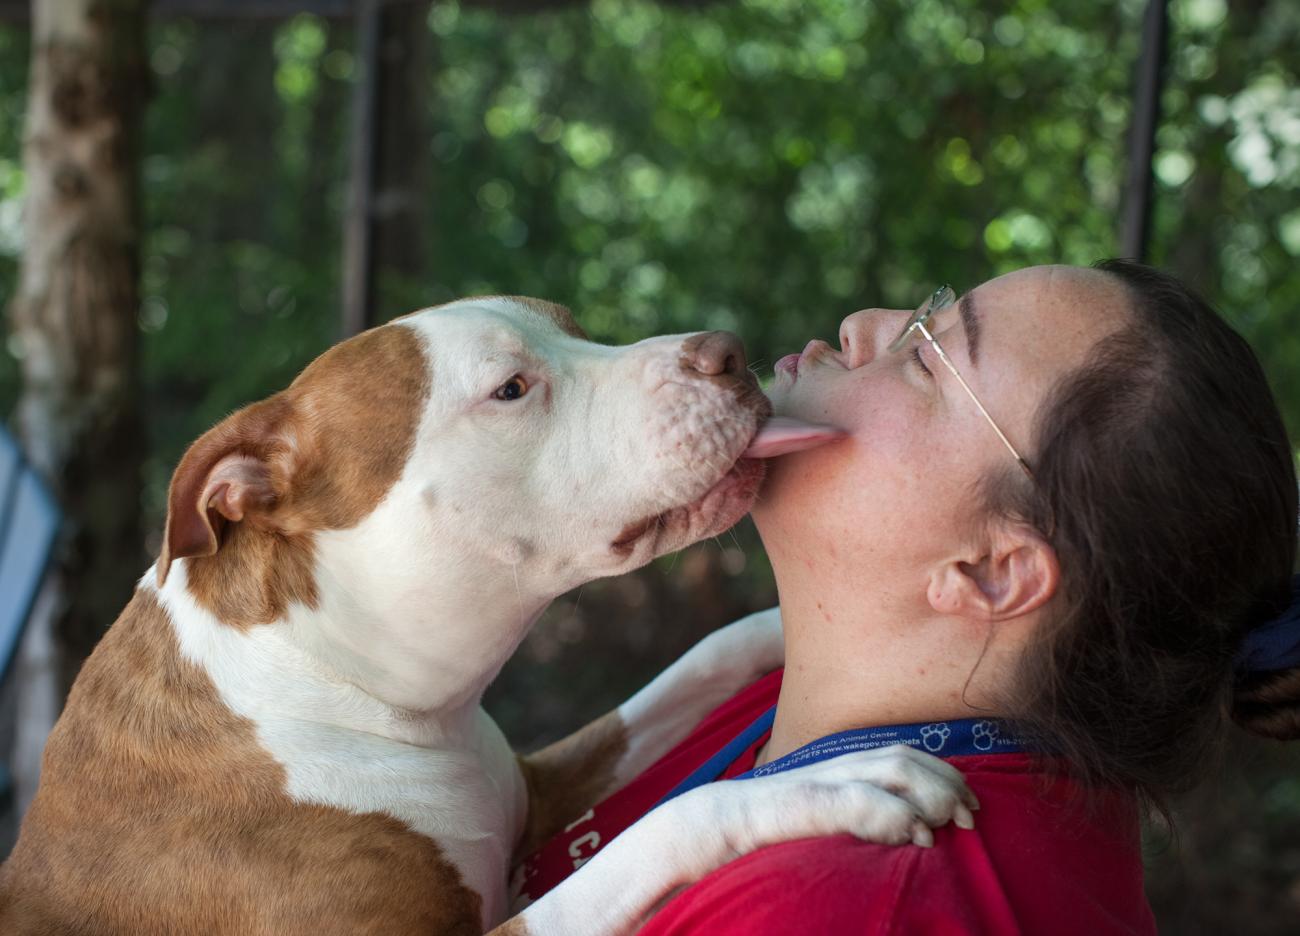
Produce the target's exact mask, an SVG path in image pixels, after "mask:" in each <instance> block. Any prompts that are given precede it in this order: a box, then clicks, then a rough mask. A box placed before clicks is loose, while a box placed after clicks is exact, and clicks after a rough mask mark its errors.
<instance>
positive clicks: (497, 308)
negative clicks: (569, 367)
mask: <svg viewBox="0 0 1300 936" xmlns="http://www.w3.org/2000/svg"><path fill="white" fill-rule="evenodd" d="M476 310H478V311H490V312H495V313H498V314H503V315H505V316H506V317H515V318H518V317H523V318H525V319H533V320H535V321H537V320H540V321H541V322H542V323H545V324H546V325H548V326H554V327H556V328H558V329H559V330H560V331H561V332H563V333H564V334H566V335H569V336H570V337H572V338H578V339H580V340H582V341H589V340H590V339H589V338H588V337H587V333H586V332H585V331H583V330H582V326H581V325H579V324H578V323H577V321H576V320H575V319H574V317H573V313H572V312H570V311H569V310H568V308H566V307H565V306H562V305H560V304H559V303H556V302H548V301H546V300H545V299H534V298H532V297H531V296H475V297H473V298H470V299H457V300H455V301H454V302H448V303H445V304H444V305H440V306H434V307H432V308H429V309H421V310H420V311H418V312H411V313H409V314H407V315H402V316H398V317H397V318H395V319H393V321H394V322H401V321H406V320H409V319H413V318H415V317H416V316H420V315H423V314H424V313H426V312H462V311H463V312H473V311H476Z"/></svg>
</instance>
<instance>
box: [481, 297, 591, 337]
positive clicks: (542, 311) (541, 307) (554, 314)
mask: <svg viewBox="0 0 1300 936" xmlns="http://www.w3.org/2000/svg"><path fill="white" fill-rule="evenodd" d="M493 298H495V299H501V300H504V301H505V302H508V303H511V304H513V305H516V306H519V307H521V308H524V309H527V310H528V311H529V312H534V313H536V314H538V315H541V316H543V317H545V318H548V319H550V320H551V321H552V322H554V323H555V324H556V325H558V326H559V328H560V331H562V332H564V333H565V334H566V335H572V336H573V337H574V338H581V339H582V340H583V341H587V340H589V339H588V338H587V333H586V332H585V331H583V330H582V326H581V325H579V324H578V323H577V322H576V321H575V320H574V318H573V313H572V312H570V311H569V310H568V309H567V308H566V307H565V306H562V305H559V304H557V303H554V302H547V301H546V300H545V299H530V298H529V297H527V296H494V297H493Z"/></svg>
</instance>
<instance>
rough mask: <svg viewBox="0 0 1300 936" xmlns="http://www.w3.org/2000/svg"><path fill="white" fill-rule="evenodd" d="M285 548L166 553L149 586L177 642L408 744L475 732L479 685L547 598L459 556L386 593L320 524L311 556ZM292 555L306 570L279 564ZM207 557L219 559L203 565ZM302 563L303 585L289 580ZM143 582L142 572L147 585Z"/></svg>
mask: <svg viewBox="0 0 1300 936" xmlns="http://www.w3.org/2000/svg"><path fill="white" fill-rule="evenodd" d="M231 546H234V548H233V549H232V548H230V547H231ZM294 549H295V547H294V546H293V545H292V544H287V545H286V543H285V542H284V541H283V540H280V541H279V543H278V545H277V544H270V543H264V542H260V541H259V540H257V539H255V538H253V537H243V538H241V542H239V543H238V544H233V543H228V544H227V545H226V546H224V547H223V548H222V550H221V552H220V553H218V554H217V555H216V556H212V557H209V558H204V559H198V560H179V561H176V562H174V563H173V564H172V568H171V571H170V573H169V574H168V576H167V580H166V582H165V584H164V585H163V586H162V587H161V589H159V597H160V599H162V600H163V602H164V604H165V605H166V606H167V607H168V609H169V610H170V611H171V614H172V618H173V620H174V621H175V623H176V626H177V629H178V632H179V634H180V637H181V645H182V649H183V650H185V651H186V652H187V653H188V654H189V655H190V656H201V657H203V658H204V659H203V660H198V661H197V662H202V663H203V664H204V665H205V666H210V665H213V664H212V663H211V662H210V661H212V660H221V661H223V662H222V663H221V665H228V666H236V667H244V668H246V673H243V674H239V675H238V677H237V678H238V683H239V685H240V687H241V692H246V693H248V694H249V695H250V696H258V695H261V696H264V697H265V698H266V699H267V701H268V704H274V706H275V707H276V708H277V710H278V711H279V713H280V714H281V715H282V716H283V717H286V718H292V719H295V720H300V721H303V722H310V723H316V724H323V725H328V726H331V727H334V728H343V729H347V730H354V731H364V732H368V733H372V734H379V735H383V736H385V737H389V738H392V739H394V740H400V741H403V742H405V743H413V744H421V745H424V746H441V745H443V744H447V743H452V744H455V743H456V741H457V739H461V740H465V739H467V737H469V736H472V735H473V734H474V732H475V731H476V730H477V728H476V725H477V723H478V718H479V716H478V706H479V702H480V699H481V697H482V695H483V692H484V691H485V690H486V688H487V686H488V685H489V684H490V683H491V681H492V680H493V679H494V678H495V677H496V675H497V673H498V672H499V671H500V669H501V667H502V666H503V665H504V664H505V661H506V660H507V659H509V657H510V655H511V654H512V653H514V651H515V649H516V648H517V647H518V645H519V643H520V642H521V641H522V640H523V638H524V636H525V635H526V634H527V633H528V630H529V629H530V628H531V627H532V625H533V624H534V623H535V622H536V620H537V618H538V617H539V616H540V615H541V613H542V611H543V610H544V609H545V608H546V605H547V604H548V603H549V601H550V600H551V599H552V598H553V597H554V596H553V595H538V594H532V593H531V592H530V591H529V590H528V589H527V586H526V583H524V582H520V581H518V580H517V579H516V577H515V572H514V570H513V569H512V568H510V567H508V566H507V567H495V566H493V565H490V564H483V563H467V562H465V561H464V559H463V557H460V556H449V557H447V560H446V561H444V562H441V563H435V564H434V567H431V568H428V569H426V570H425V572H426V573H427V576H426V583H427V584H426V585H424V586H423V587H422V588H421V590H420V592H419V593H418V594H410V593H406V594H402V593H395V592H393V591H391V590H388V589H386V588H385V587H384V584H385V583H384V582H383V581H382V580H376V579H375V578H374V577H372V576H370V575H368V574H366V570H365V569H363V568H358V567H357V561H356V557H355V556H354V555H353V554H352V550H350V549H349V548H348V546H347V544H346V542H345V541H344V540H342V539H338V540H334V539H331V537H330V536H329V535H324V536H318V537H317V538H316V541H315V542H314V544H313V546H312V548H310V549H309V550H307V552H308V560H304V559H303V557H302V556H297V558H296V559H295V558H290V557H292V556H294V555H295V553H294ZM250 554H254V555H259V556H262V557H264V558H269V557H270V556H271V555H272V554H277V561H278V562H279V563H280V564H281V565H280V567H278V568H277V571H276V573H275V574H267V573H266V572H265V570H262V571H255V570H254V569H253V568H252V566H255V565H257V563H256V562H252V561H250V558H249V557H250ZM302 561H309V565H310V568H309V569H308V568H303V569H300V570H298V571H297V572H288V573H286V572H285V570H284V568H283V565H284V564H285V563H288V564H290V565H291V564H292V563H293V562H302ZM214 562H220V563H222V564H223V567H224V571H223V572H222V571H219V570H218V569H216V568H214V567H213V566H211V565H204V564H205V563H214ZM303 575H309V576H310V579H309V586H310V587H304V586H300V585H294V584H293V581H294V579H295V577H300V576H303ZM153 581H154V579H153V573H152V571H151V573H150V574H149V575H147V576H146V577H145V579H144V582H143V584H145V585H151V584H152V583H153ZM213 581H217V582H222V581H224V582H227V583H231V584H232V587H233V588H234V591H233V594H234V596H235V601H234V602H230V601H228V600H226V599H222V600H216V601H214V600H211V599H210V598H209V594H210V591H209V590H210V588H211V584H212V582H213ZM235 582H238V585H237V586H235V585H234V583H235ZM286 582H289V584H288V585H286ZM360 583H364V586H365V587H358V586H359V584H360ZM247 608H254V609H257V614H258V615H259V616H260V617H258V618H256V619H252V620H250V619H249V618H248V617H247V616H245V615H244V614H243V613H241V609H247ZM223 612H224V613H223ZM216 645H220V646H219V647H218V646H216ZM217 649H219V650H220V652H215V653H214V652H210V651H214V650H217ZM290 687H292V688H290Z"/></svg>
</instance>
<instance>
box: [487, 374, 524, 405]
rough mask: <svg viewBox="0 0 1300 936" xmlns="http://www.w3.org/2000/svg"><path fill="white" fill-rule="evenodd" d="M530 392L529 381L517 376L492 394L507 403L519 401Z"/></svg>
mask: <svg viewBox="0 0 1300 936" xmlns="http://www.w3.org/2000/svg"><path fill="white" fill-rule="evenodd" d="M527 392H528V381H526V380H524V378H522V377H520V376H519V375H518V374H515V375H514V376H513V377H511V378H510V379H509V380H507V381H506V382H505V383H503V384H502V385H501V386H499V387H497V388H496V391H495V392H494V393H493V394H492V395H493V396H494V397H496V398H497V399H498V400H505V401H506V402H507V403H508V402H510V401H511V400H517V399H519V398H520V397H522V396H523V395H524V394H525V393H527Z"/></svg>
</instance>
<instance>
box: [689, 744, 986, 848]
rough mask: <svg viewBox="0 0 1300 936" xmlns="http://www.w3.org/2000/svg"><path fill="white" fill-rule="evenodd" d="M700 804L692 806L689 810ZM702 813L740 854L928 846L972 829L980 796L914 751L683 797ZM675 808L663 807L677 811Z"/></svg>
mask: <svg viewBox="0 0 1300 936" xmlns="http://www.w3.org/2000/svg"><path fill="white" fill-rule="evenodd" d="M691 797H695V798H696V799H695V801H694V802H689V799H690V798H691ZM680 800H682V801H688V802H684V803H683V804H682V805H683V808H694V809H703V810H705V811H706V813H707V817H701V818H707V821H709V822H710V823H714V824H715V825H714V826H713V827H714V828H716V829H718V830H719V831H720V832H721V833H722V834H723V835H724V836H725V838H726V841H727V844H728V847H729V848H730V849H732V850H734V852H735V853H736V854H745V853H747V852H749V851H752V850H754V849H756V848H761V847H763V846H765V845H772V844H775V843H777V842H783V841H788V840H791V839H797V838H809V837H814V836H823V835H841V834H845V833H847V834H850V835H854V836H857V837H858V838H860V839H863V840H864V841H868V842H875V843H878V844H882V845H903V844H906V843H908V842H912V843H915V844H917V845H921V846H929V845H931V844H933V842H934V836H933V834H932V832H931V831H930V830H931V829H934V828H938V827H940V826H942V825H946V824H947V823H949V822H954V823H956V824H957V825H958V826H960V827H961V828H964V829H969V828H973V827H974V818H973V816H972V811H973V810H976V809H978V808H979V801H978V800H977V799H976V798H975V794H974V793H972V792H971V791H970V789H969V788H968V787H967V786H966V782H965V780H964V779H963V778H962V775H961V773H960V772H959V771H958V770H957V769H956V768H955V767H953V766H952V765H951V764H948V763H946V762H944V761H941V760H939V759H938V758H936V757H932V756H931V755H929V754H926V753H924V752H923V751H919V750H917V749H916V748H912V747H907V746H905V745H894V746H892V747H887V748H877V749H875V750H871V751H857V752H854V753H851V754H844V755H841V756H840V757H836V758H832V759H830V760H826V761H821V762H818V763H815V764H810V765H807V766H804V767H799V768H796V769H794V770H789V771H784V772H782V773H777V774H769V775H767V776H763V777H757V778H754V779H749V780H739V781H734V782H724V783H713V784H709V785H707V786H704V787H699V788H697V789H696V790H692V791H690V792H689V793H686V794H684V795H683V796H682V797H680ZM676 802H677V801H676V800H675V801H673V802H670V803H668V804H667V806H665V807H664V808H665V809H668V808H671V807H672V806H673V805H674V803H676Z"/></svg>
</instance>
